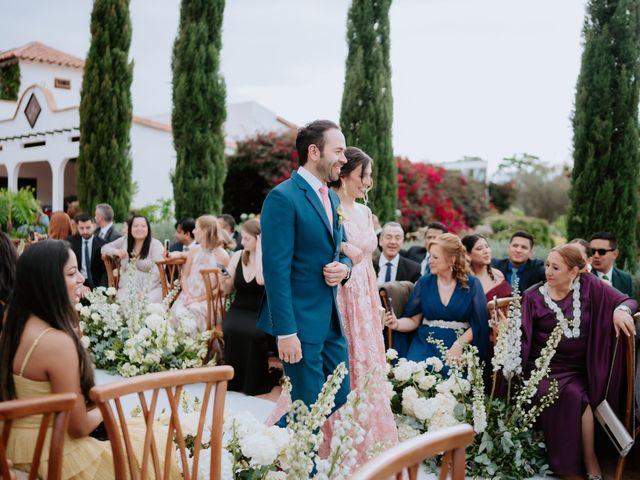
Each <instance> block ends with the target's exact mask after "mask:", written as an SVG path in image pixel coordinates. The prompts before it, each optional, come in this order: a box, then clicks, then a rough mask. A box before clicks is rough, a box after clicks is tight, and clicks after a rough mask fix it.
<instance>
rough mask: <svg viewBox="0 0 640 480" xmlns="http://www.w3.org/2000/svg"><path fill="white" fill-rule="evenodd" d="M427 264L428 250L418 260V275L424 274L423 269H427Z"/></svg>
mask: <svg viewBox="0 0 640 480" xmlns="http://www.w3.org/2000/svg"><path fill="white" fill-rule="evenodd" d="M427 265H429V252H427V253H426V254H425V256H424V258H423V259H422V262H420V275H424V271H425V270H426V269H427Z"/></svg>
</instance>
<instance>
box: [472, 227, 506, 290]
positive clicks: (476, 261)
mask: <svg viewBox="0 0 640 480" xmlns="http://www.w3.org/2000/svg"><path fill="white" fill-rule="evenodd" d="M462 244H463V245H464V248H466V249H467V258H468V259H469V266H470V268H471V273H473V275H474V276H475V277H476V278H477V279H478V280H480V283H481V284H482V289H483V290H484V294H485V297H487V301H489V300H491V299H493V297H494V296H496V297H498V298H502V297H508V296H510V295H511V285H509V284H508V283H507V281H506V280H505V278H504V274H503V273H502V272H501V271H500V270H498V269H497V268H493V267H492V266H491V247H490V246H489V242H487V239H486V238H484V237H483V236H482V235H480V234H478V233H473V234H470V235H465V236H464V237H462Z"/></svg>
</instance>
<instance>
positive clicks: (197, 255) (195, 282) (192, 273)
mask: <svg viewBox="0 0 640 480" xmlns="http://www.w3.org/2000/svg"><path fill="white" fill-rule="evenodd" d="M193 236H194V238H195V241H196V243H197V245H196V246H195V247H193V248H191V249H190V250H189V251H188V253H187V263H186V264H185V266H184V271H183V272H182V276H181V277H180V286H181V291H180V295H179V296H178V298H177V299H176V301H175V302H174V303H173V306H172V307H171V321H172V323H173V324H174V325H177V324H178V323H180V321H181V319H182V318H183V317H185V316H191V317H192V318H193V319H194V320H195V323H196V326H197V328H198V330H200V331H203V330H206V329H207V292H206V289H205V285H204V280H203V279H202V275H200V270H203V269H206V268H216V267H217V266H219V264H220V265H224V266H225V267H226V266H227V265H228V264H229V255H228V254H227V252H225V250H224V249H223V248H222V242H221V240H220V236H219V229H218V223H217V221H216V217H214V216H213V215H202V216H201V217H198V219H197V220H196V226H195V228H194V229H193ZM216 286H217V285H212V287H213V288H215V287H216ZM216 321H217V319H216Z"/></svg>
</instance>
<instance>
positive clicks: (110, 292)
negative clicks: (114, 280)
mask: <svg viewBox="0 0 640 480" xmlns="http://www.w3.org/2000/svg"><path fill="white" fill-rule="evenodd" d="M116 293H118V291H117V290H116V289H115V288H114V287H109V288H107V295H108V296H110V297H113V296H114V295H115V294H116Z"/></svg>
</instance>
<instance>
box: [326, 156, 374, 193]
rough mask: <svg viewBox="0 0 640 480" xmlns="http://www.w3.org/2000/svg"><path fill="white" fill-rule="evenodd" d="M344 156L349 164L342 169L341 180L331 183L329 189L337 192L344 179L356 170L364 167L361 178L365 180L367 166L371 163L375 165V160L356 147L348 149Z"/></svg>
mask: <svg viewBox="0 0 640 480" xmlns="http://www.w3.org/2000/svg"><path fill="white" fill-rule="evenodd" d="M344 156H345V157H346V158H347V163H345V164H344V165H343V166H342V168H341V169H340V178H339V179H338V180H336V181H335V182H329V187H331V188H335V189H336V190H337V189H338V188H340V184H341V183H342V180H341V179H342V177H346V176H348V175H349V174H350V173H351V172H353V171H354V170H355V169H356V168H358V167H359V166H360V165H362V177H361V178H364V171H365V169H366V168H367V165H369V164H370V163H371V164H373V160H371V157H370V156H369V155H367V154H366V153H364V152H363V151H362V150H360V149H359V148H356V147H347V149H346V150H345V151H344Z"/></svg>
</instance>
